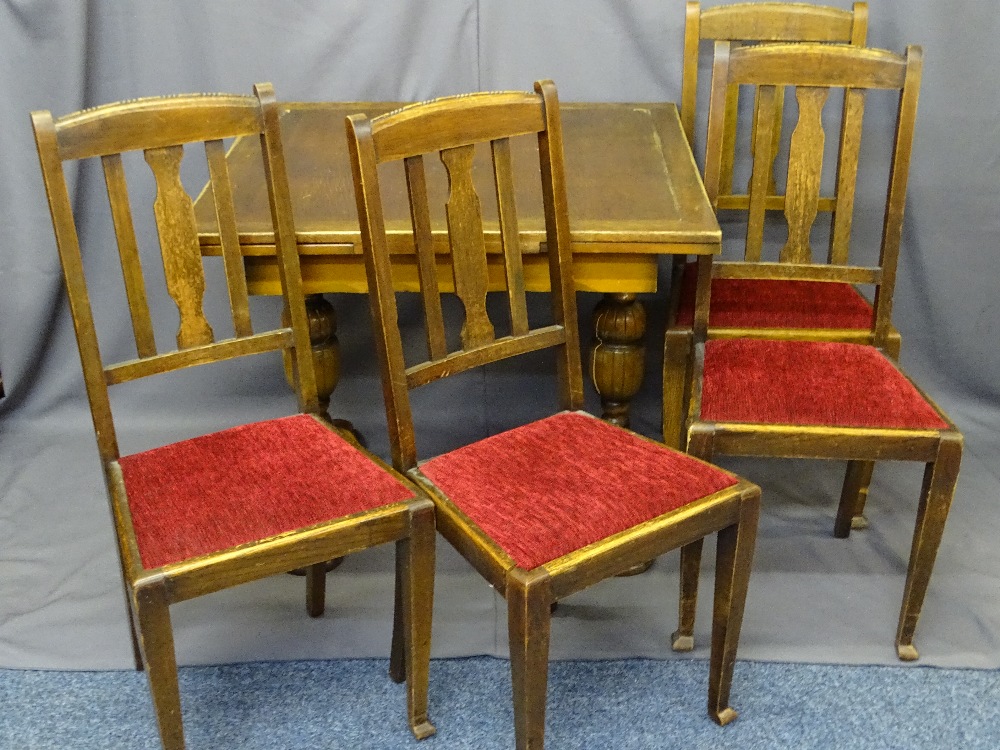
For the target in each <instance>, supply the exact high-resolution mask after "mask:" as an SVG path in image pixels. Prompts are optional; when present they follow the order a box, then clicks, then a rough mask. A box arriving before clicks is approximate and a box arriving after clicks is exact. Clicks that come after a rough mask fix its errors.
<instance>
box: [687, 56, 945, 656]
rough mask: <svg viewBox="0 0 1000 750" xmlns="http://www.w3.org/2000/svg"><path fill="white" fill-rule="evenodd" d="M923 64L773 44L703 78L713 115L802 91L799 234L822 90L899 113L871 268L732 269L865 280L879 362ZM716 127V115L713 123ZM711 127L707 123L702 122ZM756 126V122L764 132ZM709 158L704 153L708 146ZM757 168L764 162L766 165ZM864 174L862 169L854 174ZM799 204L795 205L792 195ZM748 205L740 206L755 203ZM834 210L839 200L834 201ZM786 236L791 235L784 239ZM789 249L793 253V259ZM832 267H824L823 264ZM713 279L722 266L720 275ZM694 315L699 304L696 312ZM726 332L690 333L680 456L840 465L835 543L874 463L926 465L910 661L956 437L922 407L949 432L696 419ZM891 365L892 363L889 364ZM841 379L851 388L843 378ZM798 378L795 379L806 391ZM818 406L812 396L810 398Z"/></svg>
mask: <svg viewBox="0 0 1000 750" xmlns="http://www.w3.org/2000/svg"><path fill="white" fill-rule="evenodd" d="M921 69H922V56H921V51H920V48H919V47H909V48H908V49H907V51H906V54H905V55H896V54H894V53H891V52H886V51H882V50H868V49H862V48H857V47H849V46H824V45H809V44H799V45H773V46H761V47H757V48H743V49H737V50H732V51H731V52H730V50H729V49H727V48H726V47H725V46H722V47H721V48H720V49H718V50H717V53H716V60H715V66H714V71H713V80H712V90H713V104H715V103H717V102H722V101H724V98H725V91H726V90H727V89H728V88H729V87H731V86H733V85H739V84H746V83H751V84H753V85H756V86H758V87H759V88H760V94H759V101H761V102H763V103H765V104H764V105H762V106H765V107H771V106H773V103H774V102H775V97H774V89H775V88H776V87H792V88H795V89H796V90H797V91H798V92H802V91H803V90H804V91H805V93H804V94H802V98H804V99H805V100H806V101H808V102H809V104H808V105H807V106H804V107H802V108H801V110H800V111H801V112H802V116H801V118H800V124H799V126H798V127H799V128H800V132H801V133H803V134H804V135H802V136H801V137H800V140H799V142H798V143H797V144H796V145H795V146H794V147H793V148H792V149H791V152H790V158H791V159H793V160H797V159H798V160H802V161H803V162H804V163H803V164H802V165H794V164H793V165H791V166H789V173H790V174H798V175H801V177H799V178H797V179H795V180H790V181H789V184H788V188H787V189H788V199H787V201H786V204H785V205H786V212H788V213H789V214H790V215H791V217H792V218H790V221H791V220H793V219H794V221H795V222H796V223H798V224H800V225H805V224H808V223H809V221H810V220H811V216H812V215H813V211H814V209H815V206H816V194H817V191H816V178H815V169H816V160H817V156H816V152H817V150H818V148H819V142H820V140H821V135H820V132H819V120H818V113H817V111H816V110H817V108H818V105H819V102H820V101H821V100H822V99H823V98H825V94H821V93H819V90H820V89H828V90H829V89H845V88H846V89H848V90H849V91H850V94H849V96H850V97H851V98H852V99H853V98H856V97H861V96H862V95H863V93H864V92H867V91H873V90H878V89H885V90H888V91H891V92H893V94H894V96H895V98H896V101H897V102H898V108H897V112H898V114H897V119H896V122H895V127H894V128H893V133H892V135H893V139H894V140H893V148H892V158H891V163H890V168H889V175H888V183H887V184H888V188H887V198H886V204H885V220H884V224H883V234H882V241H881V249H880V258H879V265H878V266H877V267H876V268H867V267H857V266H850V265H838V264H836V263H833V262H831V263H820V264H816V265H808V264H807V262H806V264H805V265H804V261H803V259H802V258H801V257H800V255H801V252H800V249H801V247H802V244H803V243H802V242H801V241H790V243H789V244H790V245H791V246H792V247H793V249H791V250H789V251H788V252H787V253H785V255H786V257H785V258H783V259H782V260H783V261H786V262H775V263H767V264H761V263H745V264H742V265H741V266H739V269H740V277H741V278H753V277H754V276H753V272H754V270H755V269H759V273H758V274H757V276H758V277H760V278H800V271H801V269H802V268H803V267H805V268H815V269H817V273H816V274H814V275H813V276H812V278H815V279H817V280H821V281H826V282H832V283H837V282H838V281H840V282H842V281H844V280H851V281H862V280H864V281H867V282H868V283H869V284H872V285H874V286H875V290H876V291H875V302H874V305H873V314H872V322H871V328H870V330H869V331H868V332H867V336H868V339H869V341H870V344H867V345H870V346H872V347H876V348H878V349H879V350H881V351H882V352H883V353H891V352H892V345H891V342H892V338H891V337H892V328H891V326H890V322H889V320H890V314H891V307H892V303H891V301H892V295H893V289H894V282H895V277H896V265H897V260H898V254H899V241H900V230H901V227H902V223H903V210H904V206H905V196H906V181H907V176H908V171H909V166H908V165H909V159H910V152H911V147H912V140H913V128H914V120H915V116H916V107H917V97H918V93H919V87H920V77H921ZM849 108H850V110H851V111H852V112H854V113H858V112H859V108H858V105H857V104H856V103H854V102H853V101H851V102H850V103H849ZM718 116H719V114H718V112H717V111H716V112H715V113H714V117H715V118H717V117H718ZM710 117H713V115H710ZM768 120H769V118H768V117H764V118H762V122H766V121H768ZM858 124H860V120H859V119H858V120H857V121H856V124H855V125H852V126H850V127H848V128H847V131H849V132H850V137H849V139H850V140H852V141H856V140H857V139H858V138H860V130H859V129H858V127H857V125H858ZM757 135H758V138H757V148H758V149H760V151H759V152H758V153H765V152H766V151H767V150H768V148H769V147H770V144H771V139H770V135H769V133H768V132H767V128H766V127H764V126H762V127H761V128H760V129H759V130H758V134H757ZM709 147H710V149H711V148H713V145H712V144H711V143H710V144H709ZM840 153H841V162H843V160H844V155H845V153H848V154H851V155H852V158H856V155H857V153H858V147H857V144H856V143H853V144H852V145H851V146H850V148H848V149H843V148H842V149H841V152H840ZM765 163H767V160H765ZM709 164H710V167H711V169H712V173H711V174H709V175H708V176H707V180H706V183H707V184H708V185H709V194H710V197H712V196H714V195H715V193H714V192H713V191H714V190H715V186H717V185H718V184H719V173H720V172H721V167H720V164H721V160H720V159H718V158H713V159H710V160H709ZM861 166H862V167H864V166H865V165H861ZM855 174H856V168H855V166H854V165H852V166H851V167H850V168H847V167H844V166H843V165H842V166H841V167H840V169H839V176H840V179H841V181H845V182H850V192H852V193H853V188H854V179H855ZM758 177H759V175H758V174H757V172H756V170H755V178H754V181H753V183H752V185H751V192H752V193H753V191H755V190H766V180H764V179H763V178H760V179H758ZM793 191H794V192H801V193H804V196H798V195H795V194H794V192H793ZM755 200H756V198H755V196H754V195H753V194H751V197H750V202H751V205H753V204H754V201H755ZM838 200H839V198H838ZM789 234H790V235H792V236H800V237H801V236H803V235H796V233H793V232H792V231H790V232H789ZM795 248H799V249H795ZM832 260H833V259H831V261H832ZM703 264H704V265H708V266H714V265H715V264H714V263H713V259H712V258H711V256H706V257H705V258H704V259H703ZM720 265H721V266H722V267H723V268H725V267H726V264H720ZM710 275H711V274H710V273H709V274H706V275H700V276H699V291H701V289H702V287H703V286H704V285H706V284H708V283H710ZM699 304H701V303H699ZM784 333H785V334H786V335H783V336H779V337H777V338H783V339H786V340H794V339H796V338H799V339H811V338H814V337H813V336H811V335H810V334H809V332H806V333H805V334H804V335H801V336H795V332H784ZM730 334H731V332H723V333H720V332H719V331H716V330H713V329H709V330H708V331H707V334H706V335H704V336H702V335H700V334H699V333H697V332H695V334H694V336H693V338H694V352H695V356H694V365H693V370H694V373H693V379H692V387H691V399H690V406H689V414H688V419H687V424H686V428H687V429H686V440H687V446H688V450H689V452H691V453H692V454H693V455H697V456H699V457H701V458H704V459H706V460H710V459H711V458H712V457H713V456H717V455H748V456H778V457H799V458H825V459H840V460H846V461H847V462H848V469H847V476H846V480H845V483H844V490H843V494H842V497H841V501H840V506H839V509H838V513H837V519H836V523H835V527H834V533H835V535H836V536H838V537H846V536H847V535H848V533H849V531H850V529H851V526H852V519H853V518H855V517H856V516H858V515H859V514H860V512H861V510H862V508H863V504H864V498H865V495H864V492H862V491H861V490H862V489H863V488H866V487H867V484H868V481H869V478H870V476H871V466H872V463H873V462H874V461H876V460H905V461H919V462H923V463H925V464H926V473H925V480H924V485H923V490H922V492H921V500H920V508H919V510H918V514H917V523H916V528H915V529H914V535H913V546H912V550H911V554H910V562H909V569H908V572H907V577H906V586H905V591H904V595H903V602H902V606H901V609H900V615H899V628H898V632H897V635H896V650H897V653H898V655H899V658H900V659H904V660H911V659H916V658H917V651H916V648H915V647H914V645H913V633H914V629H915V627H916V623H917V619H918V617H919V614H920V609H921V606H922V604H923V600H924V595H925V593H926V590H927V583H928V580H929V578H930V574H931V569H932V567H933V564H934V557H935V554H936V552H937V547H938V544H939V542H940V540H941V534H942V531H943V529H944V522H945V519H946V518H947V515H948V509H949V506H950V504H951V501H952V497H953V495H954V489H955V480H956V478H957V475H958V468H959V464H960V461H961V453H962V437H961V435H960V434H959V432H958V431H957V429H956V428H955V427H954V425H953V424H952V423H951V421H950V420H949V419H948V418H947V416H945V415H944V414H943V413H942V412H941V411H940V409H938V408H937V407H936V406H935V405H934V404H933V402H931V401H930V400H929V399H927V397H926V396H924V398H925V399H927V401H928V403H929V404H930V405H931V406H932V407H933V408H934V409H935V410H936V411H937V412H938V414H939V416H940V417H941V419H942V420H943V421H944V422H945V423H946V424H947V425H948V426H947V427H946V428H944V429H940V430H938V429H926V428H924V429H872V428H859V427H838V426H832V427H820V426H808V425H796V424H787V425H786V424H747V423H717V422H709V421H705V420H703V419H702V418H701V383H702V377H703V374H704V367H705V362H704V349H705V343H704V342H705V339H711V338H722V337H730V338H731V337H732V336H731V335H730ZM890 361H891V359H890ZM844 377H850V374H849V373H845V375H844ZM807 379H808V373H803V380H804V381H807ZM817 397H820V394H817ZM699 546H700V543H699V542H696V543H695V544H694V545H691V546H689V547H686V548H685V549H684V550H683V552H682V565H681V569H682V571H683V575H682V583H681V589H682V591H681V611H682V626H681V628H680V630H679V635H678V639H679V643H680V644H681V645H682V646H686V647H689V646H690V645H691V634H692V627H693V622H694V601H695V596H696V592H697V579H698V559H699V556H700V549H699Z"/></svg>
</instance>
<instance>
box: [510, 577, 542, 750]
mask: <svg viewBox="0 0 1000 750" xmlns="http://www.w3.org/2000/svg"><path fill="white" fill-rule="evenodd" d="M551 606H552V589H551V586H550V582H549V576H548V573H547V572H545V571H544V570H541V569H536V570H533V571H524V570H520V569H515V570H514V571H513V572H511V573H510V574H509V576H508V578H507V629H508V637H509V639H510V677H511V684H512V686H513V689H514V736H515V744H516V747H517V750H542V748H543V747H544V746H545V699H546V691H547V689H548V675H549V633H550V629H551V623H552V613H551Z"/></svg>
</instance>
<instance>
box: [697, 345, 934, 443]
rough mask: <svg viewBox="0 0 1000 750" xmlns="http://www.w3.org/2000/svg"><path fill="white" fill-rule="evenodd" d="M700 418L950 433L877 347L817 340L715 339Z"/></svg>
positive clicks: (708, 351) (709, 347)
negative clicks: (946, 431)
mask: <svg viewBox="0 0 1000 750" xmlns="http://www.w3.org/2000/svg"><path fill="white" fill-rule="evenodd" d="M701 418H702V419H703V420H706V421H710V422H744V423H752V424H793V425H802V426H808V425H823V426H828V427H873V428H880V427H884V428H900V429H932V430H937V429H945V428H947V427H948V424H947V423H946V422H945V421H944V420H943V419H941V417H940V416H939V415H938V413H937V411H936V410H935V409H934V407H933V406H931V404H929V403H928V402H927V400H926V399H925V398H924V397H923V396H922V395H920V392H919V391H918V390H917V389H916V388H915V387H914V386H913V384H912V383H911V382H910V381H909V380H907V378H906V376H905V375H903V374H902V373H901V372H900V371H899V370H898V369H897V368H896V367H895V365H893V363H892V362H890V361H889V359H888V358H887V357H885V356H884V355H883V354H882V353H881V352H880V351H879V350H878V349H875V348H874V347H871V346H864V345H862V344H844V343H830V342H814V341H773V340H755V339H729V340H725V339H719V340H715V341H709V342H708V343H707V344H706V345H705V375H704V385H703V388H702V396H701Z"/></svg>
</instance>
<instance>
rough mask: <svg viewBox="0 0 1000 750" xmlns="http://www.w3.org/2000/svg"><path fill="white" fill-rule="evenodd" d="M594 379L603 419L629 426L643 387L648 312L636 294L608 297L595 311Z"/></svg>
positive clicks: (606, 295) (592, 357)
mask: <svg viewBox="0 0 1000 750" xmlns="http://www.w3.org/2000/svg"><path fill="white" fill-rule="evenodd" d="M593 322H594V334H595V339H594V346H593V348H592V349H591V351H590V376H591V378H592V379H593V381H594V388H596V390H597V393H598V395H600V397H601V408H602V409H603V411H602V413H601V418H602V419H604V420H606V421H608V422H611V423H612V424H616V425H618V426H620V427H628V425H629V409H630V407H631V403H632V399H633V398H634V397H635V395H636V394H637V393H638V392H639V388H640V387H641V386H642V376H643V369H644V367H645V362H646V349H645V347H644V346H643V341H642V340H643V338H644V337H645V335H646V308H645V307H643V304H642V303H641V302H639V301H638V300H637V299H636V295H634V294H619V293H612V294H605V295H604V299H602V300H601V301H600V302H599V303H598V304H597V307H596V308H594V316H593Z"/></svg>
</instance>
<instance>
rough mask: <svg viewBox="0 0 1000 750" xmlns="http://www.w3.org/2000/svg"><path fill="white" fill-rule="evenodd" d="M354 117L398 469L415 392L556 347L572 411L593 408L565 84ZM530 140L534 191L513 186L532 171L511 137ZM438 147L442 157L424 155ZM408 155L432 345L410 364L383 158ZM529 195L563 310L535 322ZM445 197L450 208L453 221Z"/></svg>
mask: <svg viewBox="0 0 1000 750" xmlns="http://www.w3.org/2000/svg"><path fill="white" fill-rule="evenodd" d="M346 126H347V134H348V141H349V144H350V152H351V165H352V168H353V171H354V181H355V194H356V197H357V204H358V215H359V217H360V220H361V234H362V242H363V244H364V248H365V267H366V272H367V279H368V288H369V298H370V301H371V308H372V317H373V323H374V329H375V335H376V338H377V349H378V354H379V358H380V366H381V368H382V376H383V390H384V394H385V400H386V408H387V413H388V422H389V433H390V442H391V445H392V454H393V462H394V464H395V466H396V468H397V469H400V470H404V471H405V470H409V469H411V468H413V467H415V466H416V462H417V458H416V448H415V440H414V428H413V421H412V413H411V408H410V400H409V391H410V389H413V388H416V387H418V386H421V385H425V384H427V383H430V382H432V381H435V380H438V379H441V378H444V377H448V376H450V375H454V374H457V373H460V372H464V371H467V370H469V369H471V368H474V367H479V366H481V365H485V364H488V363H491V362H496V361H498V360H502V359H506V358H508V357H513V356H516V355H519V354H526V353H528V352H533V351H537V350H541V349H545V348H548V347H554V348H555V349H556V350H557V352H558V353H557V358H558V370H559V376H558V377H559V401H560V407H561V408H562V409H579V408H581V407H582V404H583V375H582V368H581V363H580V342H579V332H578V329H577V318H576V301H575V297H574V289H573V278H572V256H571V248H570V238H569V219H568V213H567V207H566V186H565V175H564V167H563V146H562V131H561V127H560V119H559V106H558V97H557V94H556V89H555V86H554V84H552V82H551V81H543V82H539V83H536V85H535V93H530V92H494V93H477V94H469V95H462V96H455V97H447V98H443V99H437V100H434V101H430V102H424V103H421V104H415V105H411V106H408V107H404V108H403V109H400V110H397V111H396V112H391V113H388V114H386V115H383V116H381V117H376V118H375V119H372V120H369V119H367V118H366V117H364V116H363V115H353V116H351V117H348V118H347V123H346ZM525 136H526V137H528V138H529V139H530V140H531V141H533V144H532V146H531V153H534V148H536V147H537V161H536V163H537V171H536V174H537V175H538V176H537V178H533V179H534V182H535V185H536V187H534V188H532V189H527V190H525V189H522V186H520V185H516V184H515V182H516V181H517V180H515V177H517V178H518V180H520V178H521V176H522V174H524V173H525V172H527V170H522V169H521V168H520V167H518V168H515V157H516V155H517V154H518V153H522V152H521V151H520V149H515V148H513V144H512V141H513V140H515V139H522V138H523V137H525ZM521 143H522V145H523V140H522V141H521ZM512 153H513V156H512ZM430 155H434V158H425V157H428V156H430ZM533 158H534V157H533ZM438 160H439V161H440V163H439V164H436V163H435V162H437V161H438ZM399 162H401V163H402V168H403V171H404V173H405V182H406V195H407V203H408V209H409V216H408V217H407V219H405V221H406V222H408V223H409V228H410V229H411V230H412V234H410V236H409V237H408V238H407V242H412V245H411V247H412V249H413V250H414V251H415V256H416V264H417V269H416V275H417V280H418V286H419V289H420V299H421V302H422V308H423V318H424V321H423V322H424V326H425V335H426V351H427V356H426V358H424V359H422V361H419V362H411V363H407V362H406V361H405V360H404V348H403V342H402V336H401V334H400V329H399V315H398V310H397V306H396V299H395V293H394V289H395V287H394V280H399V274H402V273H405V269H402V268H397V267H395V266H397V265H402V264H397V263H394V262H393V255H394V254H395V253H393V249H392V247H390V240H389V239H388V238H387V234H386V224H387V222H393V221H396V220H397V219H399V217H395V216H390V215H387V210H386V205H387V204H389V203H390V202H391V196H390V194H389V190H388V189H386V190H383V188H382V185H381V183H380V175H383V176H384V174H385V170H384V169H380V165H388V164H392V163H399ZM441 165H443V167H444V173H445V174H442V172H441ZM435 178H436V182H435ZM435 184H436V186H435ZM442 184H443V185H445V187H444V188H441V185H442ZM539 188H540V193H539ZM526 196H527V197H528V198H531V197H537V198H538V199H540V200H541V201H542V203H543V205H544V216H545V232H544V245H543V246H540V247H542V248H544V250H545V251H546V252H547V254H548V271H549V283H550V286H551V291H552V295H551V302H552V316H551V320H550V321H548V322H547V324H545V325H533V324H532V323H531V322H529V319H528V306H527V302H526V297H525V271H524V263H523V259H522V253H524V252H527V251H528V249H527V246H528V242H527V241H526V239H525V237H524V235H523V233H522V231H521V229H520V228H519V226H518V218H517V216H518V211H517V203H518V202H519V201H521V200H523V199H525V197H526ZM435 197H436V198H439V199H440V201H437V200H435ZM439 202H443V203H444V206H443V214H444V217H443V219H442V218H441V216H440V213H441V211H439V210H438V209H441V206H440V205H437V203H439ZM494 211H495V213H494ZM394 236H395V233H394ZM532 251H534V250H532ZM399 257H402V256H399ZM492 291H499V292H503V293H504V296H505V297H506V309H507V318H508V319H507V321H505V322H504V325H505V327H506V330H505V331H503V332H501V333H498V330H497V326H496V325H495V323H497V322H498V321H494V320H493V319H491V316H490V311H489V309H488V306H487V293H488V292H492ZM445 293H448V294H452V293H453V294H454V295H455V296H456V297H457V298H458V300H460V303H461V307H462V312H463V315H461V316H459V317H461V319H462V324H461V330H460V332H459V335H458V336H457V337H456V336H454V335H449V331H448V328H449V323H450V322H451V319H452V317H453V316H451V315H445V312H444V308H443V305H442V295H443V294H445ZM456 338H457V340H456Z"/></svg>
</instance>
